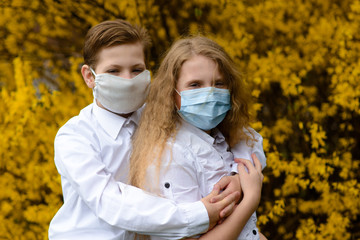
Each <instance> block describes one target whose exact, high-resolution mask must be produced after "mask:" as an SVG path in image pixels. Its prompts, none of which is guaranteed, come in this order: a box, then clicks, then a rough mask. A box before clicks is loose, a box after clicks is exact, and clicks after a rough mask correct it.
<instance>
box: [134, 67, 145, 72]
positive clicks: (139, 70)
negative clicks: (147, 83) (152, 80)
mask: <svg viewBox="0 0 360 240" xmlns="http://www.w3.org/2000/svg"><path fill="white" fill-rule="evenodd" d="M143 71H144V69H141V68H137V69H134V70H133V72H136V73H141V72H143Z"/></svg>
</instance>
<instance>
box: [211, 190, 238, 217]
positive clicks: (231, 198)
mask: <svg viewBox="0 0 360 240" xmlns="http://www.w3.org/2000/svg"><path fill="white" fill-rule="evenodd" d="M239 196H240V192H238V191H236V192H233V193H231V194H229V195H228V196H227V197H225V198H224V199H223V200H222V201H220V202H218V203H216V204H218V206H219V208H220V209H223V210H221V212H220V217H223V216H226V215H227V214H228V211H229V210H231V211H232V210H233V208H234V206H235V203H236V202H237V201H236V199H238V198H239ZM229 205H231V206H232V207H230V208H228V209H227V210H225V209H226V208H227V207H228V206H229ZM224 210H225V211H224ZM231 211H230V213H231Z"/></svg>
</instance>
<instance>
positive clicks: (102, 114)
mask: <svg viewBox="0 0 360 240" xmlns="http://www.w3.org/2000/svg"><path fill="white" fill-rule="evenodd" d="M140 114H141V109H140V110H138V111H137V112H135V113H134V114H133V115H132V116H131V117H129V118H128V119H126V118H122V117H120V116H118V115H115V114H113V113H110V112H108V111H106V110H104V109H102V108H100V107H98V106H97V105H96V103H93V104H90V105H89V106H87V107H86V108H84V109H83V110H82V111H81V112H80V114H79V115H78V116H76V117H73V118H72V119H70V120H69V121H68V122H67V123H66V124H65V125H64V126H63V127H61V129H60V130H59V132H58V134H57V136H56V138H55V164H56V167H57V169H58V171H59V173H60V175H61V184H62V189H63V197H64V204H63V206H62V207H61V208H60V209H59V211H58V212H57V213H56V215H55V216H54V218H53V219H52V221H51V223H50V226H49V239H51V240H56V239H66V240H71V239H74V240H75V239H76V240H81V239H131V238H132V233H131V231H135V232H138V233H141V234H147V235H153V236H159V237H163V238H165V239H179V238H182V237H184V236H190V235H195V234H199V233H201V232H205V231H206V230H207V229H208V226H209V225H208V224H209V218H208V214H207V211H206V208H205V206H204V205H203V204H202V203H201V202H200V201H196V202H195V201H194V202H192V203H183V204H176V203H175V202H174V201H172V200H169V199H165V198H158V197H155V196H154V195H150V194H147V193H145V192H144V191H142V190H140V189H137V188H135V187H132V186H129V185H126V184H124V183H127V182H128V169H129V157H130V151H131V136H132V134H133V132H134V129H135V127H136V125H137V123H138V120H139V115H140ZM94 173H95V174H94ZM125 230H128V231H125ZM129 231H130V232H129Z"/></svg>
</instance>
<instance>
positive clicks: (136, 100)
mask: <svg viewBox="0 0 360 240" xmlns="http://www.w3.org/2000/svg"><path fill="white" fill-rule="evenodd" d="M90 70H91V72H92V73H93V74H94V76H95V87H94V89H93V94H94V97H95V99H97V100H98V101H99V102H100V103H101V104H102V105H103V106H104V107H105V108H106V109H108V110H110V111H112V112H115V113H119V114H126V113H131V112H135V111H136V110H138V109H139V108H140V107H141V106H142V105H143V104H144V103H145V99H146V97H147V94H148V91H149V85H150V72H149V71H148V70H144V71H143V72H142V73H140V74H139V75H137V76H136V77H134V78H132V79H126V78H122V77H118V76H114V75H111V74H108V73H101V74H96V73H95V72H94V70H93V69H91V68H90Z"/></svg>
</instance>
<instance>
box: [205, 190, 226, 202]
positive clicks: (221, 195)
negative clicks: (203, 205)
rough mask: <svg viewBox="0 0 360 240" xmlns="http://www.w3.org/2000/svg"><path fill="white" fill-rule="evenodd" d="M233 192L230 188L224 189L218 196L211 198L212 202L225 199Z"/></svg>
mask: <svg viewBox="0 0 360 240" xmlns="http://www.w3.org/2000/svg"><path fill="white" fill-rule="evenodd" d="M230 193H231V192H230V190H228V189H225V191H222V192H221V193H220V194H218V195H216V196H213V197H212V198H211V199H210V202H211V203H216V202H219V201H221V200H223V199H224V198H225V197H226V196H227V195H229V194H230Z"/></svg>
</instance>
